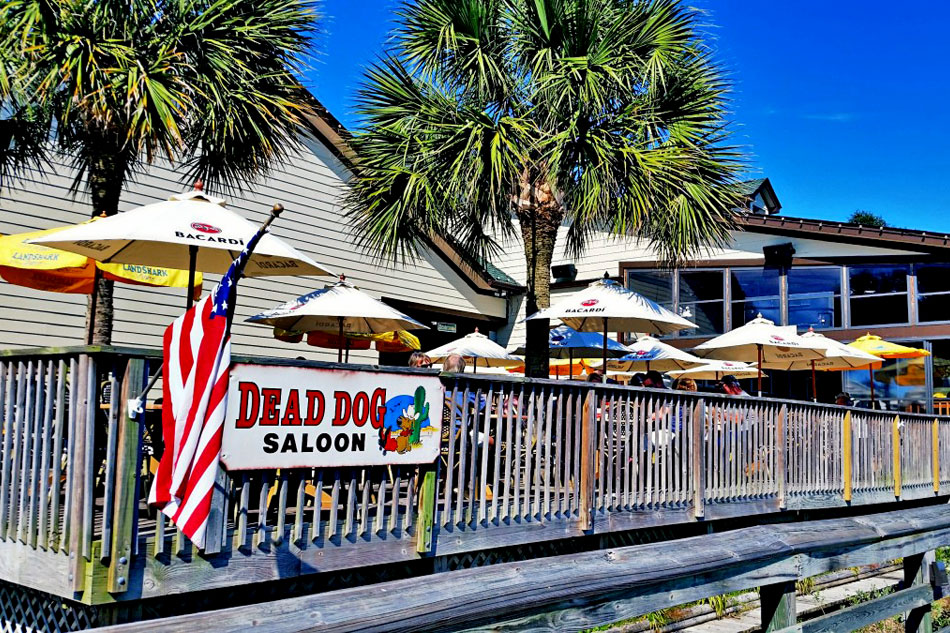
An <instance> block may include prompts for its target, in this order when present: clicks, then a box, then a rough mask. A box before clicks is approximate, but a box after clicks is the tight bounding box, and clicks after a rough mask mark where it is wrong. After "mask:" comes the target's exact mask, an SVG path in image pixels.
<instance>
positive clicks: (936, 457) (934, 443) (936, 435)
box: [930, 419, 940, 495]
mask: <svg viewBox="0 0 950 633" xmlns="http://www.w3.org/2000/svg"><path fill="white" fill-rule="evenodd" d="M931 428H932V430H931V434H930V435H931V437H930V450H931V453H930V464H931V467H932V468H933V477H934V494H937V495H939V494H940V422H939V421H938V420H937V419H934V422H933V425H932V427H931Z"/></svg>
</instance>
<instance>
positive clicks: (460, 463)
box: [0, 347, 950, 604]
mask: <svg viewBox="0 0 950 633" xmlns="http://www.w3.org/2000/svg"><path fill="white" fill-rule="evenodd" d="M242 362H260V363H266V364H283V363H284V361H277V360H273V359H270V360H264V359H242ZM159 364H160V358H158V357H157V356H156V354H155V352H149V351H145V350H138V349H125V348H114V347H109V348H72V349H49V350H28V351H18V352H4V353H0V413H2V420H0V428H2V441H0V580H3V581H7V582H11V583H16V584H19V585H22V586H25V587H29V588H32V589H38V590H41V591H44V592H47V593H49V594H53V595H57V596H63V597H66V598H69V599H74V600H78V601H81V602H85V603H87V604H100V603H105V602H111V601H115V600H135V599H145V598H152V597H160V596H168V595H171V594H176V593H185V592H191V591H197V590H206V589H213V588H224V587H231V586H235V585H243V584H251V583H258V582H263V581H268V580H276V579H280V578H289V577H297V576H306V575H309V574H315V573H321V572H328V571H340V570H350V569H352V570H357V569H360V568H364V567H367V566H371V565H380V564H393V563H403V562H410V561H414V560H419V559H421V558H427V557H446V558H451V557H467V560H469V561H470V563H471V564H478V562H477V560H476V559H477V558H478V556H480V555H483V553H484V552H488V551H491V550H493V549H497V548H503V547H509V546H513V545H519V544H527V543H540V542H556V541H558V540H560V539H565V538H571V537H579V536H585V535H590V534H598V533H601V534H603V533H608V532H612V531H624V530H631V529H637V528H643V527H656V526H665V525H673V524H679V523H689V522H695V521H700V520H705V521H711V520H717V519H723V518H728V517H735V516H748V515H752V514H760V513H777V512H782V511H786V510H796V509H807V508H824V507H838V506H843V505H846V504H871V503H888V502H889V503H897V502H900V501H905V500H910V499H924V498H928V497H935V496H939V495H946V494H947V493H948V492H950V454H948V450H950V418H947V417H936V416H925V415H911V414H903V413H901V414H899V415H897V414H895V413H893V412H885V411H869V410H861V409H848V408H844V407H837V406H827V405H817V404H812V403H806V402H795V401H782V400H774V399H766V398H732V397H726V396H717V395H711V394H703V393H687V392H673V391H657V390H646V389H634V388H627V387H622V386H615V385H599V384H598V385H592V384H589V383H581V382H575V381H564V380H560V381H552V380H533V379H524V378H517V377H510V378H509V377H499V376H484V377H483V376H477V375H474V376H472V375H465V376H454V375H444V376H443V377H442V381H443V384H444V387H445V406H446V407H447V408H448V415H447V417H446V420H447V421H446V424H448V425H449V430H448V432H447V433H445V434H444V436H443V437H444V438H445V439H444V441H443V444H442V447H441V454H440V456H439V458H438V459H437V460H436V461H435V463H433V464H423V465H418V466H408V467H407V466H402V467H378V466H377V467H367V468H311V469H295V470H280V471H274V470H272V471H263V472H239V473H234V474H226V473H224V472H223V471H222V474H221V476H220V477H219V480H218V484H217V487H216V494H215V503H214V513H213V521H212V528H211V535H210V536H209V539H208V545H207V547H206V548H205V550H204V551H203V552H197V551H195V548H194V547H193V546H192V545H191V544H190V543H189V542H188V540H187V539H186V538H184V537H183V536H182V535H181V534H180V533H179V532H178V531H177V529H176V528H175V526H174V525H172V524H171V523H169V522H166V521H165V520H164V519H163V517H162V516H161V515H158V516H156V513H155V512H154V510H151V509H149V508H148V507H147V505H146V498H147V487H148V485H149V483H150V478H151V476H152V475H151V473H152V472H154V465H155V461H154V460H155V458H156V457H157V454H158V452H159V451H160V450H161V447H160V437H159V435H160V434H159V430H160V425H159V419H160V405H156V404H155V398H156V397H158V396H159V395H160V391H159V390H158V389H157V388H156V389H155V390H153V392H152V394H151V396H150V400H149V406H148V407H147V408H146V410H145V411H144V412H136V411H132V410H130V408H129V399H131V398H132V397H133V396H134V395H135V394H137V392H138V391H139V390H140V389H141V388H142V387H143V386H144V385H145V384H146V382H147V377H148V375H149V373H150V372H153V371H155V369H156V368H157V367H158V366H159ZM286 364H293V365H296V366H300V365H309V366H321V367H327V365H326V364H321V363H307V362H296V361H290V362H287V363H286ZM348 369H350V370H352V369H353V368H348ZM365 371H382V370H374V369H372V368H367V369H365ZM387 371H388V370H387ZM393 371H399V370H396V369H394V370H393Z"/></svg>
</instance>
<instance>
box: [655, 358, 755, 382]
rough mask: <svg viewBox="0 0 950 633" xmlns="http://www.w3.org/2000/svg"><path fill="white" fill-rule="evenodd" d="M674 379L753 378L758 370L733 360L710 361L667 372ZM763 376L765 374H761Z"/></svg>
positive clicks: (753, 366)
mask: <svg viewBox="0 0 950 633" xmlns="http://www.w3.org/2000/svg"><path fill="white" fill-rule="evenodd" d="M667 373H668V374H669V375H670V376H673V377H674V378H692V379H693V380H719V379H721V378H722V377H723V376H735V377H736V378H755V377H756V376H758V375H759V374H760V370H759V369H758V368H757V367H756V366H755V365H750V364H748V363H740V362H738V361H733V360H710V361H707V362H706V363H705V364H703V365H697V366H696V367H691V368H689V369H682V370H676V371H669V372H667ZM762 375H765V374H762Z"/></svg>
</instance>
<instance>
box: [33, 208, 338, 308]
mask: <svg viewBox="0 0 950 633" xmlns="http://www.w3.org/2000/svg"><path fill="white" fill-rule="evenodd" d="M257 229H258V227H257V226H255V225H254V224H253V223H251V222H249V221H248V220H246V219H244V218H243V217H241V216H240V215H238V214H237V213H235V212H233V211H231V210H229V209H227V208H226V207H225V203H224V200H222V199H220V198H215V197H213V196H210V195H208V194H206V193H204V192H203V191H200V190H197V189H196V190H195V191H189V192H187V193H182V194H177V195H174V196H172V197H171V198H169V199H168V200H165V201H163V202H156V203H154V204H147V205H145V206H142V207H138V208H136V209H132V210H131V211H125V212H123V213H119V214H117V215H113V216H110V217H107V218H102V219H100V220H98V221H96V222H91V223H89V224H81V225H77V226H75V227H72V228H69V229H65V230H62V231H58V232H56V233H54V234H52V235H48V236H44V237H42V238H39V239H35V240H31V242H30V243H34V244H43V245H44V246H51V247H53V248H58V249H61V250H64V251H69V252H71V253H79V254H80V255H85V256H86V257H89V258H90V259H94V260H96V261H99V262H105V263H116V264H140V265H146V266H160V267H162V268H181V269H185V270H188V271H191V272H193V271H195V270H200V271H202V272H209V273H225V272H227V270H228V267H230V266H231V262H232V261H234V258H235V257H237V256H238V254H239V253H240V252H241V251H242V250H243V249H244V246H245V245H246V244H247V242H248V241H249V240H250V239H251V238H252V237H253V236H254V234H255V233H257ZM244 274H245V275H246V276H248V277H264V276H271V275H332V274H333V273H331V272H330V269H329V268H327V267H326V266H323V265H321V264H318V263H317V262H315V261H313V260H312V259H310V258H309V257H307V256H306V255H304V254H303V253H301V252H300V251H298V250H297V249H295V248H294V247H293V246H291V245H290V244H288V243H287V242H285V241H283V240H281V239H280V238H278V237H274V236H273V235H271V234H269V233H268V234H266V235H264V236H263V237H262V238H261V240H260V242H258V244H257V248H256V249H255V250H254V252H253V253H252V255H251V258H250V260H249V261H248V263H247V267H246V268H245V270H244ZM189 296H190V293H189Z"/></svg>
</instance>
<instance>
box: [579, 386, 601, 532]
mask: <svg viewBox="0 0 950 633" xmlns="http://www.w3.org/2000/svg"><path fill="white" fill-rule="evenodd" d="M596 401H597V393H596V392H595V391H594V390H593V389H590V390H588V391H587V395H586V397H585V398H584V409H583V413H582V414H581V435H580V440H579V441H580V444H581V464H580V468H581V473H580V490H579V494H578V497H579V500H578V505H579V507H578V509H577V519H578V523H579V524H580V527H581V529H582V530H589V529H591V528H592V527H593V526H594V523H593V517H592V515H591V505H592V504H593V502H594V479H595V477H594V462H595V461H596V460H595V459H594V444H595V438H594V426H595V425H594V424H592V423H591V421H592V419H593V418H594V416H595V415H596V412H595V411H594V407H595V406H596Z"/></svg>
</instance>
